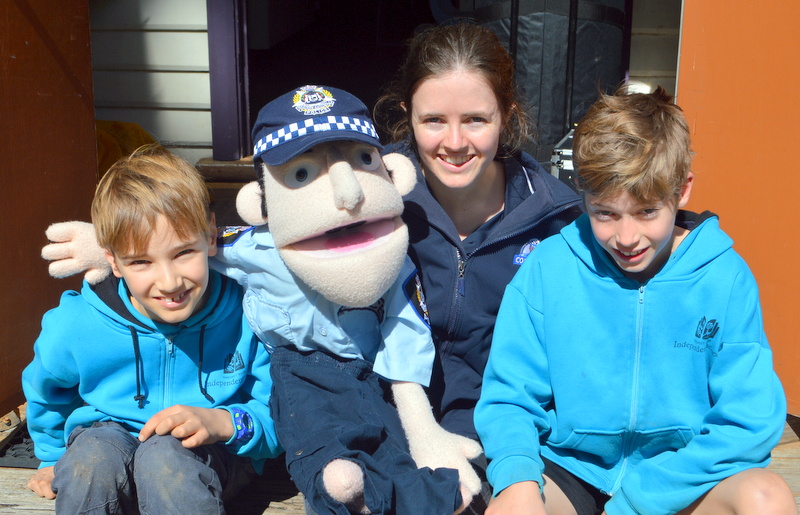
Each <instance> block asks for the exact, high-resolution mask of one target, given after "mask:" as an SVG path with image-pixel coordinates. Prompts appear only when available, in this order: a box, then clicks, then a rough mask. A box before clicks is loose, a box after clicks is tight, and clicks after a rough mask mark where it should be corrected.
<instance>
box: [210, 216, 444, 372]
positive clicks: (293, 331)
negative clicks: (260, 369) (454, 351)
mask: <svg viewBox="0 0 800 515" xmlns="http://www.w3.org/2000/svg"><path fill="white" fill-rule="evenodd" d="M218 250H219V252H218V253H217V255H216V256H215V257H213V258H211V260H210V263H211V266H212V268H214V269H215V270H217V271H219V272H220V273H223V274H225V275H227V276H228V277H231V278H232V279H235V280H236V281H237V282H238V283H239V284H241V285H242V286H243V287H244V288H245V295H244V313H245V315H246V316H247V319H248V321H249V323H250V326H251V328H252V329H253V332H254V333H255V334H256V336H258V338H259V339H261V341H262V342H264V343H266V344H267V345H275V346H281V345H293V346H295V347H297V349H299V350H301V351H314V350H324V351H327V352H330V353H333V354H336V355H337V356H340V357H343V358H361V359H364V360H366V361H369V362H370V363H373V369H374V371H375V372H376V373H378V374H380V375H381V376H382V377H384V378H386V379H388V380H390V381H411V382H415V383H419V384H421V385H423V386H428V383H429V382H430V377H431V371H432V367H433V360H434V347H433V341H432V339H431V334H430V327H429V326H428V324H427V322H426V320H425V319H424V318H423V316H422V315H421V314H420V311H419V310H418V309H417V308H415V303H414V302H412V298H413V297H415V296H416V292H418V291H419V290H418V285H417V284H416V278H417V273H416V268H415V267H414V264H413V263H412V262H411V260H410V259H409V258H408V257H406V261H405V263H404V265H403V268H402V270H401V271H400V274H399V276H398V278H397V280H396V281H395V283H394V284H393V285H392V287H391V288H389V290H388V291H387V292H386V293H385V294H384V295H383V297H382V298H381V299H379V300H378V302H376V303H375V304H373V305H372V306H370V307H367V308H349V307H345V306H342V305H340V304H335V303H333V302H330V301H328V300H327V299H326V298H325V297H323V296H322V295H320V294H319V293H318V292H316V291H314V290H312V289H311V288H309V287H308V286H306V285H305V284H303V283H302V282H301V281H300V280H299V279H298V278H297V277H296V276H295V275H294V274H292V273H291V272H290V271H289V269H288V268H287V267H286V265H285V264H284V262H283V260H282V259H281V258H280V256H279V254H278V249H277V248H275V242H274V240H273V238H272V234H270V232H269V230H267V228H266V226H261V227H256V228H229V229H227V230H226V232H225V234H223V235H222V237H221V240H220V243H219V248H218Z"/></svg>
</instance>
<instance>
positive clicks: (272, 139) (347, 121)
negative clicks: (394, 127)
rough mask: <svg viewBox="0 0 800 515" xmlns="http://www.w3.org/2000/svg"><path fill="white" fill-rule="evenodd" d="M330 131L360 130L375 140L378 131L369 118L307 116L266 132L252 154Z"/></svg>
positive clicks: (255, 154) (256, 154)
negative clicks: (268, 132) (300, 120)
mask: <svg viewBox="0 0 800 515" xmlns="http://www.w3.org/2000/svg"><path fill="white" fill-rule="evenodd" d="M330 131H353V132H360V133H361V134H366V135H367V136H370V137H373V138H375V139H376V140H377V139H378V133H377V131H376V130H375V127H374V126H373V125H372V122H370V121H369V120H365V119H363V118H353V117H352V116H320V117H317V118H309V119H307V120H303V121H302V122H299V123H290V124H289V125H287V126H285V127H281V128H280V129H278V130H277V131H274V132H272V133H270V134H267V135H266V136H264V137H263V138H261V139H259V140H258V141H257V142H256V144H255V145H254V146H253V155H254V156H258V155H259V154H262V153H264V152H266V151H267V150H270V149H273V148H275V147H277V146H279V145H282V144H284V143H288V142H289V141H292V140H295V139H297V138H301V137H303V136H308V135H309V134H314V133H322V132H330Z"/></svg>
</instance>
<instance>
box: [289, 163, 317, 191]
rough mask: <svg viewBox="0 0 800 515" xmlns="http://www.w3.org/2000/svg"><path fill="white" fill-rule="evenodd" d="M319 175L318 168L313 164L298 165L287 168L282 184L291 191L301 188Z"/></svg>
mask: <svg viewBox="0 0 800 515" xmlns="http://www.w3.org/2000/svg"><path fill="white" fill-rule="evenodd" d="M317 175H319V167H318V166H317V165H315V164H313V163H298V164H297V165H296V166H293V167H291V168H289V171H287V172H286V174H284V176H283V182H284V184H286V185H287V186H288V187H290V188H292V189H297V188H302V187H303V186H306V185H308V184H310V183H311V182H312V181H313V180H314V179H316V178H317Z"/></svg>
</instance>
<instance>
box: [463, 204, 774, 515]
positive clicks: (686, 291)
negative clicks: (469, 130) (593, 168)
mask: <svg viewBox="0 0 800 515" xmlns="http://www.w3.org/2000/svg"><path fill="white" fill-rule="evenodd" d="M678 218H679V220H678V222H677V223H678V224H679V225H683V226H685V227H687V228H693V229H692V230H691V232H690V233H689V234H688V235H687V236H686V237H685V239H684V240H683V241H682V242H681V244H680V245H679V246H678V248H677V249H676V250H675V251H674V252H673V253H672V255H671V256H670V258H669V260H668V262H667V263H666V264H665V265H664V267H663V268H662V269H661V270H660V271H659V272H658V273H657V274H656V275H655V276H654V277H653V278H651V279H650V280H649V281H648V282H647V283H646V284H639V283H638V282H636V281H634V280H631V279H628V278H626V277H625V276H624V275H623V274H622V272H621V271H620V270H619V268H618V267H617V266H616V265H615V264H614V263H613V261H612V259H611V257H610V256H609V255H608V254H607V253H606V252H605V250H603V249H602V247H600V246H599V244H598V243H597V242H596V240H595V239H594V237H593V235H592V231H591V227H590V224H589V220H588V218H587V217H586V216H582V217H581V218H579V219H578V220H577V221H576V222H575V223H573V224H571V225H570V226H568V227H566V228H565V229H564V230H563V231H561V234H560V236H556V237H553V238H550V239H548V240H546V241H544V242H543V243H542V244H541V245H539V247H538V248H537V249H536V250H535V251H534V252H533V253H532V254H531V256H530V257H529V258H528V260H527V261H526V262H525V264H524V265H523V266H522V267H521V269H520V271H519V273H518V274H517V275H516V276H515V278H514V280H513V281H512V282H511V283H510V284H509V286H508V288H507V290H506V293H505V295H504V297H503V302H502V305H501V307H500V312H499V315H498V319H497V325H496V328H495V336H494V344H493V347H492V351H491V353H490V357H489V362H488V365H487V368H486V375H485V377H484V383H483V392H482V394H481V398H480V401H479V403H478V406H477V408H476V411H475V424H476V427H477V429H478V433H479V435H480V437H481V440H482V443H483V444H484V449H485V452H486V456H487V457H488V458H489V460H490V466H489V468H488V478H489V481H490V482H491V483H492V485H493V487H494V490H495V492H496V493H498V492H500V491H501V490H503V489H504V488H506V487H507V486H509V485H511V484H513V483H516V482H519V481H525V480H532V481H537V482H539V484H541V481H542V468H543V465H542V461H541V459H540V454H541V455H542V456H544V457H546V458H548V459H550V460H552V461H553V462H555V463H557V464H558V465H561V466H562V467H564V468H565V469H567V470H568V471H570V472H572V473H573V474H575V475H576V476H578V477H580V478H581V479H583V480H585V481H587V482H588V483H590V484H592V485H594V486H595V487H597V488H599V489H600V490H601V491H604V492H607V493H610V494H611V495H612V497H611V500H610V501H609V502H608V503H607V504H606V507H605V509H606V513H608V515H616V514H621V513H643V514H647V515H658V514H667V513H675V512H677V511H679V510H681V509H683V508H685V507H686V506H688V505H689V504H690V503H691V502H693V501H694V500H696V499H697V498H699V497H700V496H701V495H703V494H704V493H705V492H707V491H708V490H709V489H711V488H712V487H714V486H715V485H716V484H717V483H718V482H719V481H721V480H723V479H725V478H726V477H729V476H731V475H733V474H736V473H738V472H741V471H743V470H745V469H748V468H753V467H763V466H766V465H767V463H768V461H769V455H770V451H771V449H772V447H774V446H775V444H776V443H777V442H778V440H779V439H780V436H781V433H782V430H783V426H784V421H785V417H786V400H785V397H784V393H783V389H782V388H781V384H780V382H779V380H778V377H777V376H776V374H775V372H774V371H773V368H772V353H771V351H770V349H769V345H768V344H767V339H766V336H765V334H764V330H763V324H762V319H761V308H760V303H759V298H758V288H757V286H756V282H755V279H754V278H753V275H752V274H751V272H750V270H749V269H748V267H747V265H746V264H745V262H744V261H743V260H742V258H741V257H740V256H739V255H738V254H737V253H736V252H735V251H734V250H733V248H732V244H733V242H732V240H731V239H730V238H729V237H728V236H727V235H726V234H725V233H723V232H722V231H721V230H720V228H719V223H718V220H717V218H716V217H715V216H713V215H711V214H710V213H706V214H704V215H701V216H700V217H697V215H693V214H691V213H687V212H679V216H678Z"/></svg>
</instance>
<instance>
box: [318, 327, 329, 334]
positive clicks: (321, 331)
mask: <svg viewBox="0 0 800 515" xmlns="http://www.w3.org/2000/svg"><path fill="white" fill-rule="evenodd" d="M319 334H321V335H322V336H328V330H327V329H325V328H324V327H323V328H322V329H320V330H319Z"/></svg>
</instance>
